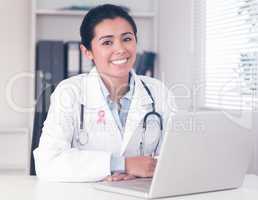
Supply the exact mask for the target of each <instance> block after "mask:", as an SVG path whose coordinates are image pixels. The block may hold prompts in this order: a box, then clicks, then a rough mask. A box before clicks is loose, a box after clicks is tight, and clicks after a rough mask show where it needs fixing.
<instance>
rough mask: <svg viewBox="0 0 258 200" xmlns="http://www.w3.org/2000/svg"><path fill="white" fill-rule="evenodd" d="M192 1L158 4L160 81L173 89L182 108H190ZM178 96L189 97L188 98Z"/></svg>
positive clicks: (167, 1) (166, 1) (184, 0)
mask: <svg viewBox="0 0 258 200" xmlns="http://www.w3.org/2000/svg"><path fill="white" fill-rule="evenodd" d="M190 2H191V0H180V1H171V0H162V1H159V8H160V11H159V13H160V19H159V64H160V66H159V67H160V73H161V78H162V80H164V81H165V82H166V84H167V85H168V86H170V87H173V88H174V89H173V91H174V92H175V94H176V96H177V99H176V102H177V105H178V107H179V108H180V109H184V110H189V109H191V100H190V97H187V96H188V95H190V94H189V92H190V90H191V76H192V71H191V70H192V68H191V63H192V62H191V58H192V52H191V34H190V33H191V17H192V16H191V4H190ZM179 96H186V97H185V98H183V97H179Z"/></svg>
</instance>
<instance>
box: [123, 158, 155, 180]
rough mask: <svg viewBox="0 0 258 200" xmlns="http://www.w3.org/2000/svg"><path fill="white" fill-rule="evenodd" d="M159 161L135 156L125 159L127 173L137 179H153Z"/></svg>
mask: <svg viewBox="0 0 258 200" xmlns="http://www.w3.org/2000/svg"><path fill="white" fill-rule="evenodd" d="M156 164H157V159H154V158H153V157H151V156H135V157H127V158H126V159H125V172H126V173H127V174H130V175H133V176H137V177H152V176H153V173H154V170H155V167H156Z"/></svg>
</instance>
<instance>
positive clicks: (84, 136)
mask: <svg viewBox="0 0 258 200" xmlns="http://www.w3.org/2000/svg"><path fill="white" fill-rule="evenodd" d="M141 82H142V84H143V86H144V88H145V90H146V91H147V93H148V95H149V97H150V98H151V99H152V103H151V106H152V111H151V112H148V113H146V114H145V116H144V118H143V130H144V131H143V133H142V137H141V140H140V143H139V152H140V155H141V156H143V155H144V145H145V138H146V135H145V134H146V129H147V121H148V118H149V117H150V116H155V117H156V118H158V120H159V128H160V134H162V131H163V119H162V116H161V115H160V114H159V113H158V112H157V111H156V109H155V101H154V98H153V96H152V94H151V92H150V90H149V88H148V87H147V85H146V84H145V83H144V82H143V81H142V80H141ZM79 126H80V130H79V134H78V137H77V142H78V143H79V144H80V145H85V144H87V143H88V142H89V134H88V132H87V131H84V105H83V104H81V106H80V125H79ZM160 138H161V135H160ZM160 138H159V141H158V143H157V144H156V146H155V148H154V152H153V153H154V154H155V153H156V151H157V148H158V145H159V142H160Z"/></svg>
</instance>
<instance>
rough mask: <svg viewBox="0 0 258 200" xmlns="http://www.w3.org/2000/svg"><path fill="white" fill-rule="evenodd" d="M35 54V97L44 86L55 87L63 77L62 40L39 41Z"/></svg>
mask: <svg viewBox="0 0 258 200" xmlns="http://www.w3.org/2000/svg"><path fill="white" fill-rule="evenodd" d="M36 56H37V57H36V88H35V90H36V91H35V94H36V96H35V98H36V99H37V98H38V97H39V96H40V94H41V93H42V91H43V90H44V87H48V86H51V87H53V88H55V86H56V85H57V84H58V83H59V82H60V81H61V80H63V79H64V78H65V74H64V73H65V65H64V63H65V62H64V43H63V42H62V41H48V40H42V41H39V42H38V43H37V53H36Z"/></svg>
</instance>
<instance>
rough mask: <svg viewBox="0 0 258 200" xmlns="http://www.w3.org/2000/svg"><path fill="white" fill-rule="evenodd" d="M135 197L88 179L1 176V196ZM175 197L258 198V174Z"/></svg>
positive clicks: (47, 199)
mask: <svg viewBox="0 0 258 200" xmlns="http://www.w3.org/2000/svg"><path fill="white" fill-rule="evenodd" d="M52 199H55V200H118V199H120V200H136V199H138V200H139V198H134V197H129V196H124V195H119V194H114V193H108V192H103V191H97V190H95V189H93V188H92V186H91V185H90V184H89V183H55V182H44V181H39V180H38V179H37V178H36V177H29V176H0V200H52ZM166 199H173V200H257V199H258V176H255V175H247V176H246V177H245V181H244V184H243V186H242V187H241V188H239V189H235V190H227V191H220V192H211V193H203V194H196V195H186V196H181V197H174V198H166Z"/></svg>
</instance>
